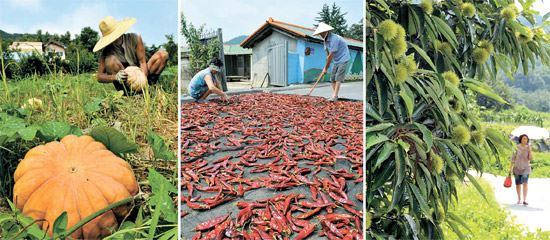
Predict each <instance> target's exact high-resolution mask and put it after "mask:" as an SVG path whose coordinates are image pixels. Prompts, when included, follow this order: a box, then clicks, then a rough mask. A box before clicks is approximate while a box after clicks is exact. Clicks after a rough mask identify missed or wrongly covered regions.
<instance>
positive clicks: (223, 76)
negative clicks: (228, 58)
mask: <svg viewBox="0 0 550 240" xmlns="http://www.w3.org/2000/svg"><path fill="white" fill-rule="evenodd" d="M218 40H220V57H219V58H220V60H222V63H223V70H224V71H223V74H220V75H221V76H222V79H221V81H222V82H221V83H222V88H223V89H222V90H223V91H224V92H227V79H226V77H225V74H226V73H227V66H226V65H225V54H224V52H223V36H222V29H221V28H218Z"/></svg>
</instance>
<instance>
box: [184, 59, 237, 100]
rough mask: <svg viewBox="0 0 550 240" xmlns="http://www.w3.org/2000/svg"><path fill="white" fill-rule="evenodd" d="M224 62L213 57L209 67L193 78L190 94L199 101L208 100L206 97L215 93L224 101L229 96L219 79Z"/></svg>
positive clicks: (189, 88)
mask: <svg viewBox="0 0 550 240" xmlns="http://www.w3.org/2000/svg"><path fill="white" fill-rule="evenodd" d="M222 68H223V63H222V61H221V60H220V59H219V58H213V59H212V60H211V61H210V64H209V66H208V67H207V68H205V69H203V70H201V71H200V72H198V73H197V74H195V76H193V78H192V79H191V82H190V83H189V86H188V87H187V90H188V92H189V95H190V96H191V97H192V98H194V99H195V101H196V102H198V103H204V102H206V101H207V100H206V98H207V97H208V96H209V95H210V94H212V93H215V94H217V95H218V96H220V99H221V100H222V101H227V100H228V99H229V97H228V96H227V94H225V93H224V92H223V91H222V90H221V89H222V88H221V86H220V81H218V80H217V77H216V76H217V75H218V73H220V74H221V73H222Z"/></svg>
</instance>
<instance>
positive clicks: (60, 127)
mask: <svg viewBox="0 0 550 240" xmlns="http://www.w3.org/2000/svg"><path fill="white" fill-rule="evenodd" d="M69 134H71V125H69V124H68V123H66V122H45V123H44V124H42V125H41V126H40V129H39V134H38V135H39V137H40V138H41V139H42V140H44V141H46V142H50V141H54V140H57V139H60V138H63V137H65V136H67V135H69Z"/></svg>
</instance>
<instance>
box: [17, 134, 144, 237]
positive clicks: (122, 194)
mask: <svg viewBox="0 0 550 240" xmlns="http://www.w3.org/2000/svg"><path fill="white" fill-rule="evenodd" d="M14 175H15V176H14V179H15V186H14V188H13V201H14V202H15V203H16V206H17V208H19V209H20V210H21V211H22V212H23V214H24V215H27V216H29V217H31V218H33V219H35V220H37V219H45V220H46V221H41V222H38V224H39V225H40V227H42V229H44V230H46V229H48V233H49V234H50V236H51V235H52V228H53V223H54V221H55V219H56V218H57V217H58V216H59V215H61V213H63V212H64V211H66V212H67V216H68V224H67V228H70V227H71V226H73V225H75V224H76V223H77V222H79V221H80V220H81V219H83V218H85V217H87V216H89V215H91V214H92V213H94V212H97V211H98V210H100V209H102V208H105V207H106V206H107V205H109V204H111V203H114V202H117V201H120V200H122V199H124V198H127V197H130V196H133V195H136V194H137V193H138V191H139V188H138V184H137V181H136V178H135V176H134V172H133V171H132V169H131V167H130V165H129V164H128V163H127V162H126V161H124V160H123V159H121V158H119V157H117V156H116V155H114V154H113V153H112V152H111V151H109V150H107V148H106V147H105V146H104V145H103V144H102V143H100V142H96V141H95V140H94V139H93V138H92V137H90V136H81V137H77V136H74V135H69V136H66V137H64V138H63V139H61V141H60V142H58V141H54V142H50V143H47V144H45V145H40V146H37V147H35V148H33V149H31V150H30V151H29V152H27V154H26V155H25V159H23V160H22V161H21V162H20V163H19V165H18V166H17V169H16V170H15V174H14ZM128 210H129V208H128V206H123V207H120V208H117V209H114V210H113V211H108V212H106V213H104V214H103V215H101V216H99V217H97V218H95V219H94V220H92V221H90V222H88V223H87V224H86V225H84V226H83V227H82V228H80V229H79V230H77V231H76V232H74V233H73V234H72V235H71V237H73V238H78V239H80V238H85V239H90V238H100V237H104V236H108V235H110V234H111V230H113V229H114V228H115V227H116V226H117V225H118V223H117V219H116V217H123V216H124V215H126V214H127V213H128Z"/></svg>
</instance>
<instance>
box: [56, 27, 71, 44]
mask: <svg viewBox="0 0 550 240" xmlns="http://www.w3.org/2000/svg"><path fill="white" fill-rule="evenodd" d="M59 41H60V42H61V43H63V44H65V46H69V44H70V43H71V33H70V32H69V31H67V32H66V33H65V34H63V35H61V36H60V37H59Z"/></svg>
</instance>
